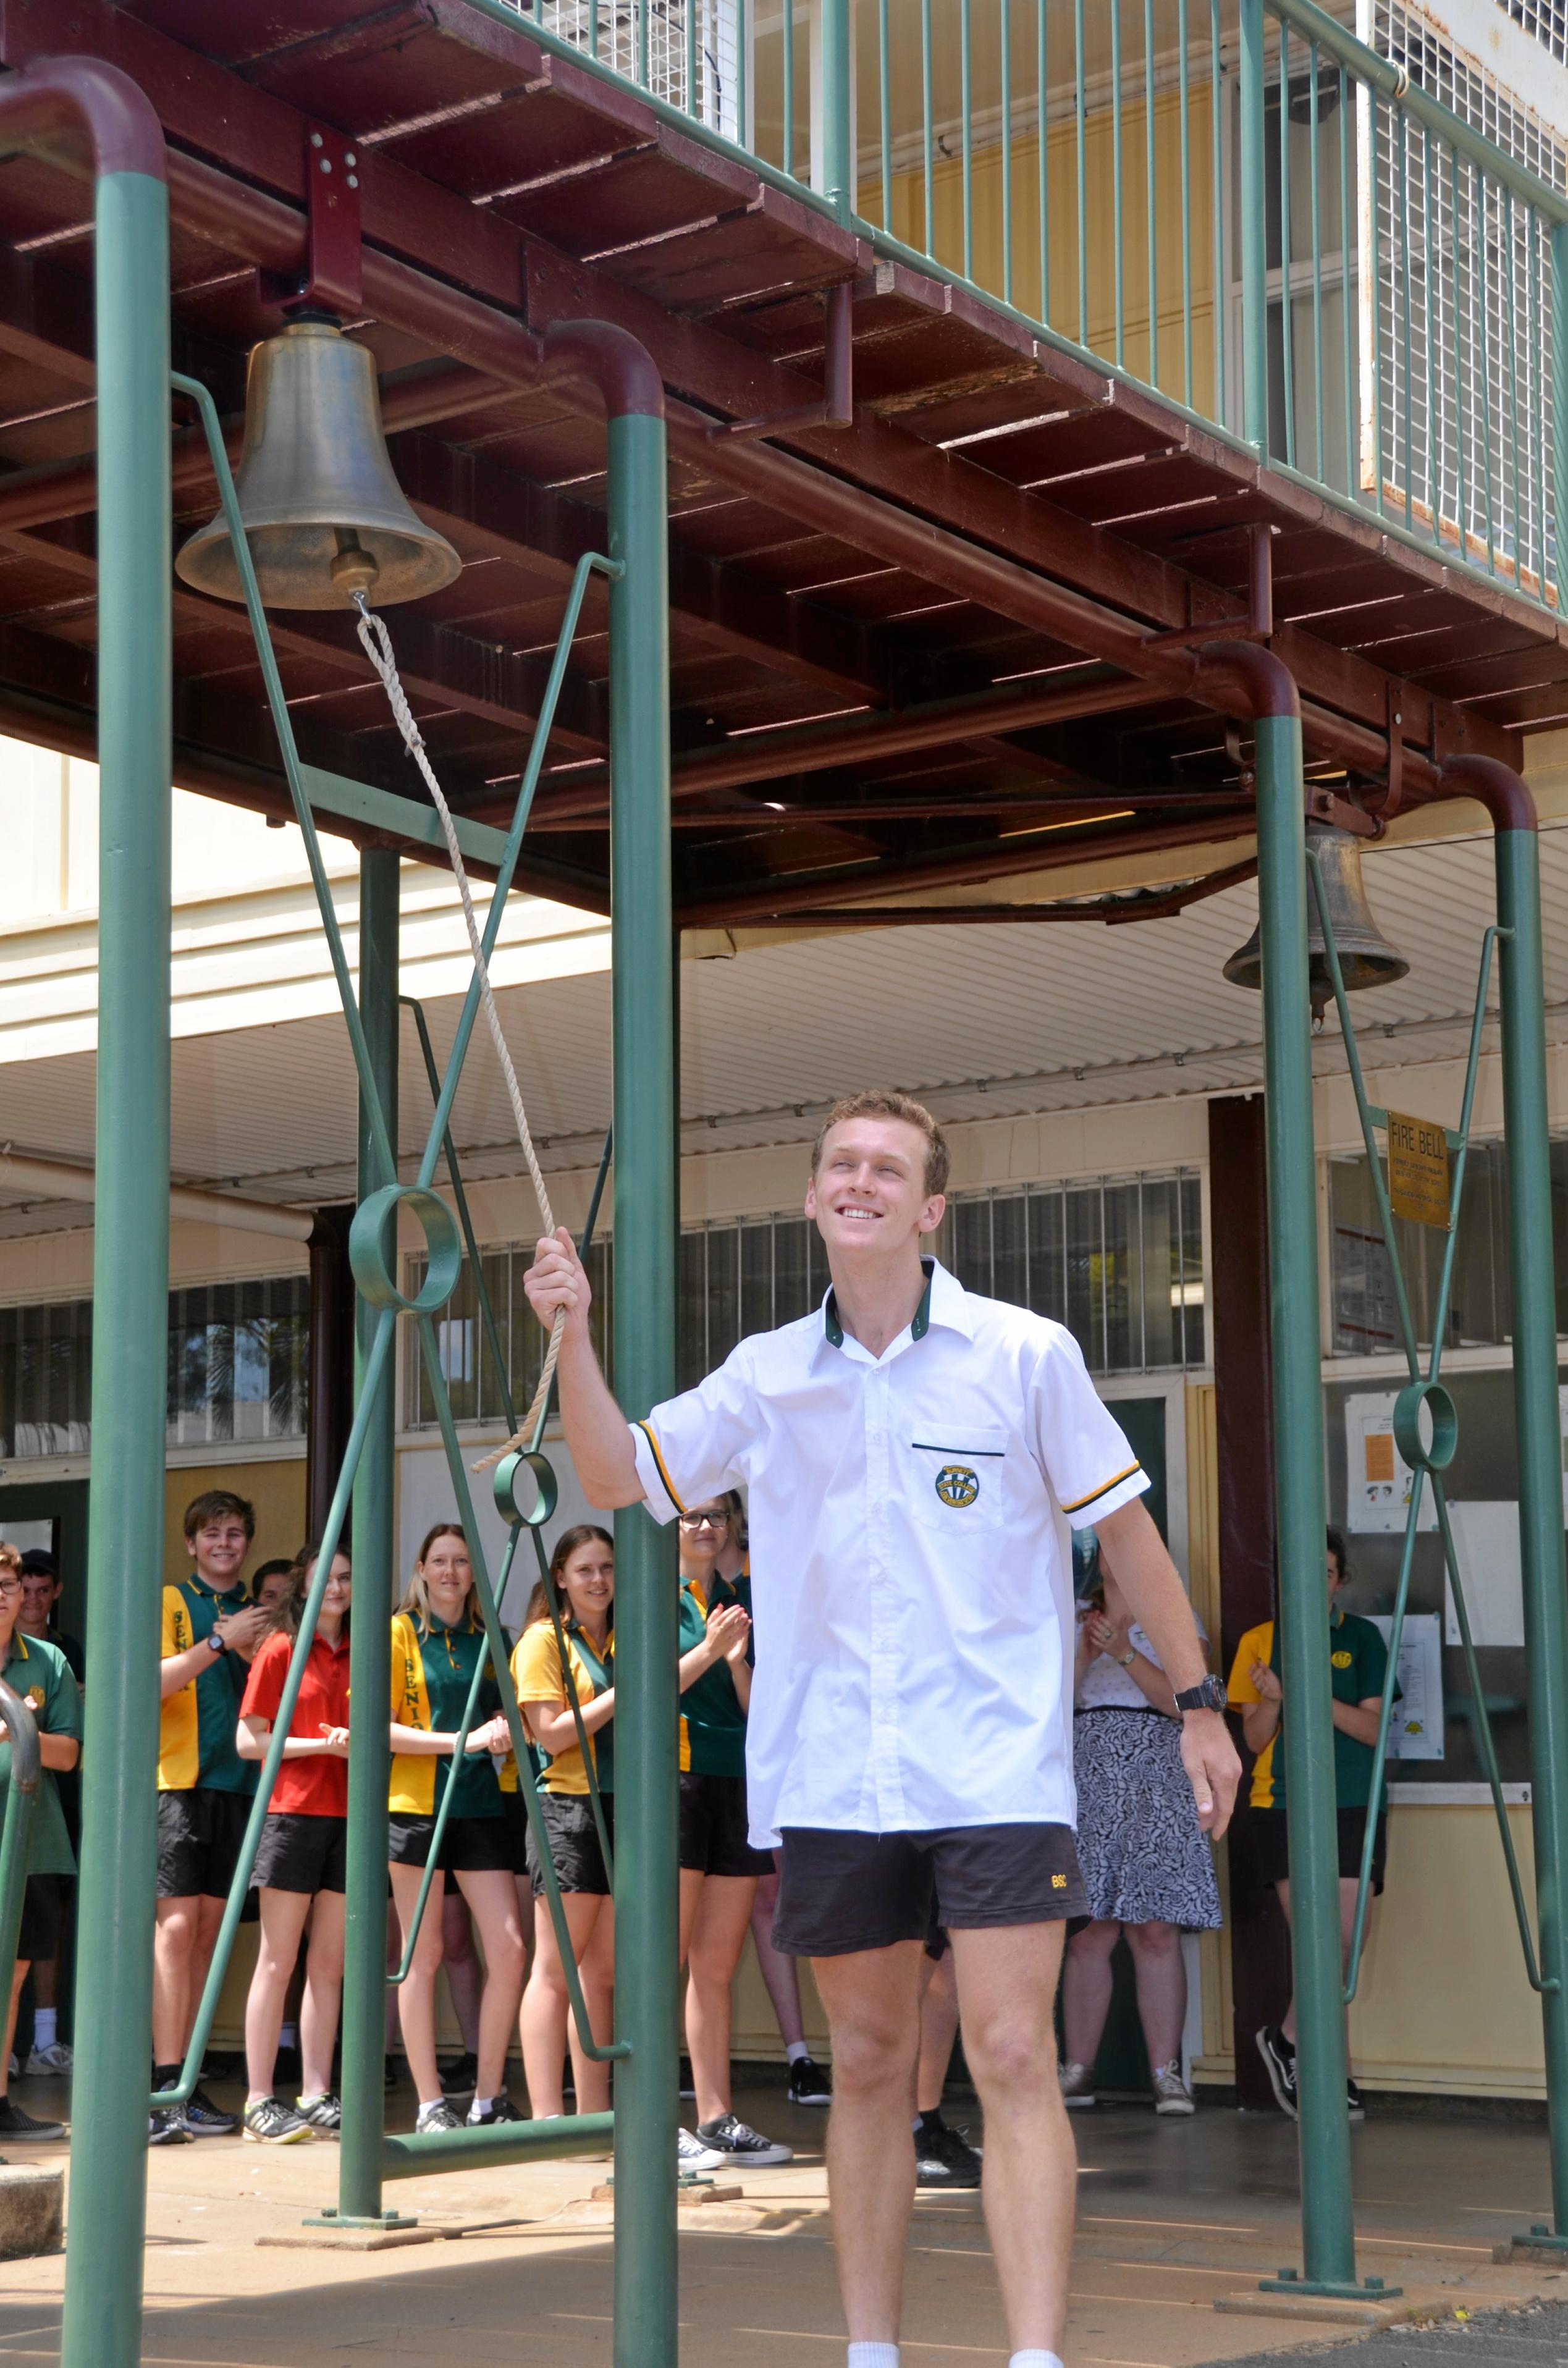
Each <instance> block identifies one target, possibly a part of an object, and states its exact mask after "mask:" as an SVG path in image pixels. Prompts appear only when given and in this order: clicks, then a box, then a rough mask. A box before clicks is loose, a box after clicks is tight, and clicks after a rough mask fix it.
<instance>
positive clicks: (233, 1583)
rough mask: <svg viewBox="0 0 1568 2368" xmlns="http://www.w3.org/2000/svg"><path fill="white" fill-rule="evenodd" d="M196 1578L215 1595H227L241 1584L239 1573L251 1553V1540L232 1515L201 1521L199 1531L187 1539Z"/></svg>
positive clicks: (240, 1523) (243, 1527)
mask: <svg viewBox="0 0 1568 2368" xmlns="http://www.w3.org/2000/svg"><path fill="white" fill-rule="evenodd" d="M185 1543H186V1546H187V1550H188V1552H189V1554H190V1559H191V1561H192V1562H193V1563H194V1565H196V1575H197V1577H199V1578H201V1579H205V1581H206V1582H207V1585H208V1586H209V1587H210V1588H212V1590H213V1592H214V1593H215V1594H218V1595H226V1594H227V1593H228V1591H229V1589H230V1588H232V1587H237V1586H238V1585H239V1582H240V1573H241V1571H242V1570H243V1569H244V1566H245V1557H246V1555H247V1554H249V1553H250V1540H249V1538H248V1537H247V1536H246V1535H245V1526H244V1522H243V1521H242V1520H238V1519H237V1518H236V1517H235V1516H234V1515H233V1513H223V1514H221V1515H220V1516H219V1518H218V1519H217V1520H212V1521H204V1522H203V1524H202V1526H201V1527H200V1529H199V1530H198V1531H195V1532H194V1534H193V1535H192V1536H190V1537H188V1538H187V1540H186V1542H185Z"/></svg>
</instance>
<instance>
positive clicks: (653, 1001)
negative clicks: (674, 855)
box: [551, 324, 678, 2368]
mask: <svg viewBox="0 0 1568 2368" xmlns="http://www.w3.org/2000/svg"><path fill="white" fill-rule="evenodd" d="M556 334H557V333H552V336H551V343H552V344H553V343H554V342H555V336H556ZM560 334H561V336H562V342H563V343H564V342H566V341H567V340H570V339H571V338H572V337H573V335H574V333H573V332H572V331H570V330H568V331H565V332H563V333H560ZM577 334H578V335H579V336H580V335H581V332H580V331H579V332H578V333H577ZM590 334H597V336H598V337H599V338H600V339H601V340H603V341H604V345H603V347H602V348H601V351H600V354H599V356H598V363H599V375H600V377H601V381H602V382H603V383H604V386H605V392H606V397H607V404H608V410H609V414H610V416H609V422H608V436H609V555H610V558H611V559H612V560H614V561H619V564H620V566H621V568H622V570H623V573H622V574H621V575H619V577H618V578H617V579H616V580H615V581H614V582H613V583H612V585H611V587H610V595H609V649H610V713H609V730H610V867H611V869H610V897H611V902H610V914H611V931H612V942H611V954H612V968H613V989H612V1010H613V1015H614V1029H615V1121H614V1122H615V1311H614V1352H615V1364H614V1380H615V1390H616V1395H617V1396H618V1398H619V1401H620V1403H621V1405H622V1406H624V1407H625V1408H626V1410H627V1412H628V1414H629V1415H641V1414H645V1413H646V1412H647V1411H648V1409H649V1407H650V1406H653V1405H655V1404H656V1403H657V1402H658V1400H659V1399H661V1398H665V1397H668V1396H670V1395H672V1394H673V1392H674V1389H675V1381H676V1360H675V1340H676V1278H675V1261H674V1257H673V1255H672V1253H673V1247H674V1243H675V1237H676V1222H677V1217H676V1108H675V1080H674V1075H673V1063H672V1058H671V1054H672V1050H673V1035H672V1022H673V1008H674V1005H673V995H672V981H671V977H670V941H671V927H672V919H671V907H672V900H671V887H670V755H669V751H670V722H669V638H668V619H669V610H668V595H667V586H666V567H665V550H666V542H667V523H666V489H665V421H664V397H663V389H662V387H661V386H660V384H659V381H658V378H657V375H656V373H654V372H653V369H652V366H651V365H650V364H649V363H648V361H647V358H646V356H644V355H642V352H641V348H639V347H635V346H632V345H631V340H630V339H626V340H624V341H622V340H620V339H619V337H618V336H617V334H616V333H615V332H613V331H606V330H603V329H598V328H597V324H596V326H595V329H594V330H591V331H590ZM612 356H613V358H614V360H613V366H612V364H611V360H610V357H612ZM615 1531H616V1537H615V1554H616V1589H615V1593H616V1637H615V1643H616V1708H615V1749H616V1767H617V1770H618V1771H619V1774H618V1779H617V1788H616V1828H615V1869H616V1872H615V2013H616V2032H617V2036H618V2037H619V2038H620V2039H621V2040H623V2041H626V2042H627V2043H628V2044H629V2045H630V2054H629V2055H628V2057H627V2059H626V2061H625V2062H624V2063H622V2064H620V2065H619V2066H618V2067H617V2071H616V2076H615V2354H614V2356H615V2362H616V2368H676V2354H677V2337H676V2110H677V2107H676V2089H677V2086H678V2082H677V2077H676V2067H677V2060H678V2044H677V2017H678V1996H677V1975H676V1793H677V1781H676V1780H677V1757H676V1752H677V1736H678V1712H677V1707H676V1558H675V1542H674V1538H673V1536H672V1535H671V1534H670V1533H668V1532H667V1531H663V1530H660V1529H658V1528H656V1527H655V1526H654V1524H653V1521H652V1520H650V1519H649V1517H648V1515H647V1514H646V1513H645V1512H644V1511H642V1509H641V1508H637V1507H634V1508H631V1510H630V1511H628V1512H624V1513H618V1514H617V1516H616V1522H615Z"/></svg>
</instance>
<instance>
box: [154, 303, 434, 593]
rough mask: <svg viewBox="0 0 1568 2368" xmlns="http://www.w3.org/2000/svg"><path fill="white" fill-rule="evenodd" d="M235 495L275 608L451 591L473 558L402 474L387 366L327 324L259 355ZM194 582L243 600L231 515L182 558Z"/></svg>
mask: <svg viewBox="0 0 1568 2368" xmlns="http://www.w3.org/2000/svg"><path fill="white" fill-rule="evenodd" d="M234 491H235V493H236V494H237V495H238V496H239V505H240V515H241V517H242V518H244V524H245V532H246V537H247V540H248V541H249V543H250V548H251V556H252V558H253V559H254V560H255V562H256V576H257V579H258V581H259V583H260V586H261V597H262V598H263V600H264V601H265V602H266V604H267V607H268V608H269V609H337V608H341V607H342V606H343V605H344V604H345V603H346V602H347V601H348V600H350V599H351V598H353V596H354V594H355V593H356V592H357V591H359V590H364V591H367V592H369V594H370V595H371V597H372V598H373V599H374V601H375V603H376V606H377V607H378V608H382V609H384V608H386V607H388V606H389V605H390V604H391V603H392V601H394V600H416V599H418V598H419V597H420V596H421V594H422V593H426V592H437V591H439V589H440V587H441V586H442V585H443V584H449V583H450V582H451V581H452V579H453V577H454V576H455V575H458V574H459V572H460V569H461V566H462V561H461V560H460V558H459V557H458V554H457V552H455V551H454V550H453V549H452V546H451V544H450V543H449V541H447V539H446V537H445V535H441V534H437V532H436V531H435V529H434V528H432V527H427V526H426V524H425V523H424V521H423V519H421V518H416V517H415V513H414V511H413V510H412V509H411V508H410V507H409V506H408V503H407V502H406V501H405V500H404V498H403V488H402V487H401V486H400V485H399V484H398V482H397V479H396V477H395V476H394V475H393V474H392V461H391V459H390V457H389V455H388V452H387V447H386V438H385V437H384V435H383V433H382V430H381V395H380V393H379V391H378V388H377V384H376V359H375V356H374V355H373V354H372V353H371V351H370V349H369V347H368V346H361V345H356V343H355V342H354V340H353V339H352V338H351V337H346V336H344V335H343V332H342V330H341V329H338V328H335V327H334V326H333V324H331V323H330V322H327V321H309V320H307V321H291V322H290V324H289V326H288V327H287V328H286V329H285V330H284V331H283V333H282V335H281V336H277V337H267V338H265V339H264V340H263V341H262V343H261V344H260V345H258V346H253V347H252V348H251V357H250V367H249V370H247V372H246V376H245V440H244V450H243V451H242V452H241V454H240V465H239V468H238V470H237V471H236V472H235V476H234ZM175 566H176V570H177V571H178V573H179V575H181V576H182V577H183V578H184V580H185V582H186V583H187V584H190V585H194V586H195V587H196V589H197V590H198V591H199V592H210V593H212V594H214V595H215V596H216V598H219V599H220V600H239V599H243V598H244V593H243V591H242V589H241V586H240V575H239V569H238V568H237V567H236V566H235V564H234V553H233V544H232V543H231V541H230V539H229V529H228V525H227V522H226V521H225V519H224V517H223V513H222V510H220V511H219V513H218V515H217V517H216V518H212V519H210V521H209V522H208V524H207V525H206V526H204V527H203V528H202V529H201V530H200V532H199V534H193V535H192V536H191V538H190V541H188V542H187V543H186V544H185V546H184V548H183V549H182V550H181V551H180V552H179V555H178V557H177V558H176V561H175Z"/></svg>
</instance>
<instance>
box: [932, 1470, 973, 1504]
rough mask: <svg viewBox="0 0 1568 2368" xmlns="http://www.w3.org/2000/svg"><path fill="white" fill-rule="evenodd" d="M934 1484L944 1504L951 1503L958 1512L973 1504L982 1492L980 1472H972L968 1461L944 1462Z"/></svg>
mask: <svg viewBox="0 0 1568 2368" xmlns="http://www.w3.org/2000/svg"><path fill="white" fill-rule="evenodd" d="M934 1486H935V1487H936V1491H937V1496H938V1497H940V1498H941V1500H942V1502H943V1504H944V1505H951V1506H952V1508H954V1510H955V1511H956V1512H962V1510H963V1508H964V1507H965V1506H966V1505H972V1504H973V1502H974V1500H975V1498H976V1497H978V1496H979V1494H980V1474H979V1473H978V1472H971V1470H970V1468H969V1465H968V1464H967V1463H944V1464H943V1466H942V1468H941V1470H940V1471H939V1472H938V1473H937V1477H936V1481H935V1483H934Z"/></svg>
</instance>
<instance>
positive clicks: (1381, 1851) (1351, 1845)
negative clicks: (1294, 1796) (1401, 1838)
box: [1247, 1809, 1389, 1895]
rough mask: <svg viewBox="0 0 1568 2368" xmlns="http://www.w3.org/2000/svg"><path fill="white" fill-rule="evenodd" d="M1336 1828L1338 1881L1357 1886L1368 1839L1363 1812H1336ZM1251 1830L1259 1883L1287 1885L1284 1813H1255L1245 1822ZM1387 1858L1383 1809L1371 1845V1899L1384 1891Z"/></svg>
mask: <svg viewBox="0 0 1568 2368" xmlns="http://www.w3.org/2000/svg"><path fill="white" fill-rule="evenodd" d="M1247 1822H1248V1824H1249V1825H1250V1826H1251V1827H1252V1836H1253V1850H1254V1852H1255V1854H1256V1855H1255V1863H1256V1868H1257V1879H1258V1881H1259V1883H1262V1884H1268V1883H1286V1882H1289V1880H1290V1827H1289V1825H1288V1822H1287V1819H1286V1816H1285V1812H1284V1810H1283V1809H1254V1810H1253V1811H1252V1813H1251V1815H1250V1816H1249V1818H1248V1820H1247ZM1335 1823H1336V1824H1337V1826H1338V1827H1339V1877H1340V1881H1341V1882H1342V1883H1358V1882H1359V1881H1360V1879H1361V1851H1362V1849H1363V1847H1364V1845H1365V1843H1366V1839H1367V1812H1366V1810H1365V1809H1338V1810H1336V1811H1335ZM1388 1854H1389V1813H1388V1811H1387V1810H1386V1809H1384V1810H1383V1812H1382V1814H1381V1816H1380V1817H1379V1819H1378V1831H1377V1838H1376V1839H1375V1840H1374V1842H1373V1844H1372V1890H1373V1893H1374V1895H1375V1894H1377V1893H1379V1892H1381V1889H1382V1887H1383V1872H1384V1869H1385V1867H1386V1866H1387V1863H1388Z"/></svg>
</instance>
